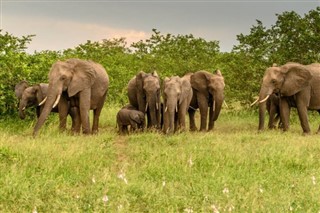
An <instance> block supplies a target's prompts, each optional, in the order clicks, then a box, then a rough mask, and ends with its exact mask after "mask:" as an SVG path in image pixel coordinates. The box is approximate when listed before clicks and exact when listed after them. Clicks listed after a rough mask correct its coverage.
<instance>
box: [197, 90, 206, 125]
mask: <svg viewBox="0 0 320 213" xmlns="http://www.w3.org/2000/svg"><path fill="white" fill-rule="evenodd" d="M197 100H198V105H199V109H200V118H201V119H200V131H206V129H207V116H208V100H207V98H206V97H205V96H204V95H202V94H199V93H198V97H197Z"/></svg>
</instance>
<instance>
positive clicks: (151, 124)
mask: <svg viewBox="0 0 320 213" xmlns="http://www.w3.org/2000/svg"><path fill="white" fill-rule="evenodd" d="M128 98H129V102H130V104H131V105H132V106H134V107H135V108H137V109H138V110H139V111H141V112H143V113H146V114H147V127H148V128H158V129H160V110H161V109H160V108H161V106H160V78H159V76H158V74H157V73H156V72H152V73H145V72H143V71H140V72H139V73H138V74H137V75H136V76H135V77H133V78H132V79H131V80H130V81H129V83H128Z"/></svg>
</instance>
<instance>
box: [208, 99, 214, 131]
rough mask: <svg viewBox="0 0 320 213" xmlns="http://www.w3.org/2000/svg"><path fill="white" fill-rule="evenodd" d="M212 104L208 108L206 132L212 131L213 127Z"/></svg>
mask: <svg viewBox="0 0 320 213" xmlns="http://www.w3.org/2000/svg"><path fill="white" fill-rule="evenodd" d="M213 108H214V102H213V103H211V106H210V108H209V127H208V130H209V131H210V130H212V129H213V127H214V120H213V114H214V109H213Z"/></svg>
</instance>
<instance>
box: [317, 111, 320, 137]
mask: <svg viewBox="0 0 320 213" xmlns="http://www.w3.org/2000/svg"><path fill="white" fill-rule="evenodd" d="M318 113H319V114H320V110H318ZM317 134H320V125H319V128H318V131H317Z"/></svg>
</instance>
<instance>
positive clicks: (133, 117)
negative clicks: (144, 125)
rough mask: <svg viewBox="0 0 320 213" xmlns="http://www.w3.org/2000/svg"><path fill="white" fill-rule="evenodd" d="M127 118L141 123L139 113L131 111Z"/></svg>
mask: <svg viewBox="0 0 320 213" xmlns="http://www.w3.org/2000/svg"><path fill="white" fill-rule="evenodd" d="M129 118H130V119H131V120H133V121H135V122H136V123H137V124H140V123H141V119H140V116H139V113H135V112H131V113H130V115H129Z"/></svg>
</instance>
